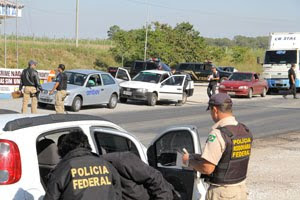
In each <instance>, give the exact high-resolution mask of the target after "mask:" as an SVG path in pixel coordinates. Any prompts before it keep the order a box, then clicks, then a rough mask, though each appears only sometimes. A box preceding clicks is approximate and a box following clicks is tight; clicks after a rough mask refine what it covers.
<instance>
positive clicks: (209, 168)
mask: <svg viewBox="0 0 300 200" xmlns="http://www.w3.org/2000/svg"><path fill="white" fill-rule="evenodd" d="M189 166H190V167H192V168H193V169H194V170H196V171H199V172H200V173H201V174H207V175H209V174H211V173H213V171H214V170H215V167H216V166H215V165H214V164H212V163H211V162H208V161H207V160H205V159H203V158H190V159H189Z"/></svg>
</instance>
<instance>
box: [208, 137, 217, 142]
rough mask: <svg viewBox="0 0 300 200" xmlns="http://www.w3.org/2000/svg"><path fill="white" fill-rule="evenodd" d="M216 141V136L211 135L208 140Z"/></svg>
mask: <svg viewBox="0 0 300 200" xmlns="http://www.w3.org/2000/svg"><path fill="white" fill-rule="evenodd" d="M215 139H216V136H215V135H209V136H208V138H207V141H208V142H214V141H215Z"/></svg>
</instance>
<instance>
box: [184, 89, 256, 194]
mask: <svg viewBox="0 0 300 200" xmlns="http://www.w3.org/2000/svg"><path fill="white" fill-rule="evenodd" d="M208 104H209V105H208V110H210V114H211V117H212V119H213V120H214V121H215V122H216V123H215V125H214V126H213V127H212V129H211V132H210V133H209V136H208V139H207V141H206V144H205V148H204V151H203V154H202V155H189V154H188V153H185V154H184V155H183V162H184V163H187V162H189V164H188V165H189V166H190V167H192V168H194V169H195V170H197V171H199V172H201V173H202V174H204V175H205V178H206V181H207V182H208V183H209V184H210V187H209V189H208V191H207V195H206V199H207V200H215V199H220V197H222V199H231V200H246V199H247V192H246V185H245V179H246V175H247V168H248V162H249V157H250V153H251V145H252V140H253V137H252V134H251V133H250V131H249V129H248V128H247V127H246V126H245V125H243V124H241V123H239V122H237V121H236V119H235V117H234V116H233V114H232V101H231V99H230V97H229V96H228V95H227V94H224V93H219V94H216V95H213V96H212V97H211V98H210V100H209V103H208Z"/></svg>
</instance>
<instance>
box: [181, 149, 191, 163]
mask: <svg viewBox="0 0 300 200" xmlns="http://www.w3.org/2000/svg"><path fill="white" fill-rule="evenodd" d="M183 152H184V154H183V156H182V163H183V164H185V165H186V164H187V163H188V161H189V159H190V154H189V153H188V152H187V150H186V149H183Z"/></svg>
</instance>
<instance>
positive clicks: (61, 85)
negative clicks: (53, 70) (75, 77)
mask: <svg viewBox="0 0 300 200" xmlns="http://www.w3.org/2000/svg"><path fill="white" fill-rule="evenodd" d="M60 76H61V82H60V83H59V85H58V87H57V88H56V89H57V90H58V91H60V90H67V84H68V77H67V75H66V74H65V73H64V72H62V73H60Z"/></svg>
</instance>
